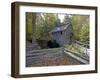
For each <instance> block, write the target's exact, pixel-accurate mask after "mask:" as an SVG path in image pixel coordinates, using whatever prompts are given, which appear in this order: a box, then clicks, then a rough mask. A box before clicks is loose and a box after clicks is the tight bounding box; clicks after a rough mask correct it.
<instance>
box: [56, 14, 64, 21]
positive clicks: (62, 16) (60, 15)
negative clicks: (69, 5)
mask: <svg viewBox="0 0 100 80" xmlns="http://www.w3.org/2000/svg"><path fill="white" fill-rule="evenodd" d="M58 17H59V19H60V21H61V22H63V20H64V17H65V14H58Z"/></svg>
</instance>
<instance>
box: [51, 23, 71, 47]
mask: <svg viewBox="0 0 100 80" xmlns="http://www.w3.org/2000/svg"><path fill="white" fill-rule="evenodd" d="M71 28H72V27H71V25H70V24H69V23H67V24H63V25H60V26H58V27H55V28H54V29H53V30H51V31H50V35H51V37H52V39H53V40H56V42H57V43H58V44H59V45H60V46H63V45H64V44H70V43H71V36H72V32H71Z"/></svg>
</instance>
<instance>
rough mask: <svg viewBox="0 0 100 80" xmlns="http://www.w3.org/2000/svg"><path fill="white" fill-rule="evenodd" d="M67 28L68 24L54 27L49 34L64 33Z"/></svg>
mask: <svg viewBox="0 0 100 80" xmlns="http://www.w3.org/2000/svg"><path fill="white" fill-rule="evenodd" d="M68 26H69V24H65V25H63V26H59V27H55V28H54V29H53V30H51V31H50V33H53V32H59V31H64V30H65V29H67V27H68Z"/></svg>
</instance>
